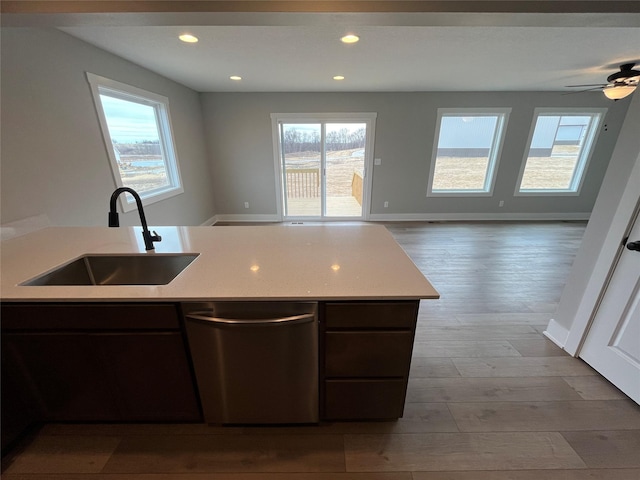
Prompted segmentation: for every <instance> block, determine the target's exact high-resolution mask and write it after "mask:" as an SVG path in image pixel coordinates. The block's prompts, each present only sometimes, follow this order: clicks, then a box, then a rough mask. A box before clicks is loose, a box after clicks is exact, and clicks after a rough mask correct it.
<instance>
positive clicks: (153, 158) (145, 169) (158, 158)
mask: <svg viewBox="0 0 640 480" xmlns="http://www.w3.org/2000/svg"><path fill="white" fill-rule="evenodd" d="M113 148H114V151H115V152H117V153H116V159H117V160H118V169H119V170H120V178H121V179H122V184H123V185H124V186H125V187H130V188H133V189H134V190H135V191H136V192H138V193H143V192H146V191H149V190H155V189H157V188H163V187H167V186H169V179H168V177H167V169H166V167H165V164H164V160H163V158H162V154H161V153H160V144H159V143H158V142H151V141H143V142H142V143H116V142H114V143H113Z"/></svg>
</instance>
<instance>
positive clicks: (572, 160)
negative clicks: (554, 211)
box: [516, 109, 606, 195]
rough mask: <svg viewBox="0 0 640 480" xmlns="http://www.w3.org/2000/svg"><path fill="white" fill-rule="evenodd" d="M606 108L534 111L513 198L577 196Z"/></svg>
mask: <svg viewBox="0 0 640 480" xmlns="http://www.w3.org/2000/svg"><path fill="white" fill-rule="evenodd" d="M605 111H606V110H605V109H598V110H590V111H584V110H581V111H575V112H567V111H565V112H557V111H549V110H548V109H536V112H535V116H534V122H533V125H532V132H531V134H530V138H529V144H528V148H527V156H526V157H525V159H524V162H523V164H522V168H521V171H520V179H519V182H518V190H517V191H516V195H527V194H529V195H531V194H533V195H539V194H542V195H544V194H558V193H560V194H562V193H565V194H574V195H575V194H577V192H578V191H579V189H580V185H581V183H582V179H583V177H584V172H585V171H586V167H587V161H588V159H589V157H590V155H591V150H592V147H593V144H594V139H595V137H596V134H597V132H598V128H599V126H600V121H601V119H602V117H604V113H605Z"/></svg>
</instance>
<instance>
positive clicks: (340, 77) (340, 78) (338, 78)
mask: <svg viewBox="0 0 640 480" xmlns="http://www.w3.org/2000/svg"><path fill="white" fill-rule="evenodd" d="M333 79H334V80H344V76H343V75H336V76H335V77H333Z"/></svg>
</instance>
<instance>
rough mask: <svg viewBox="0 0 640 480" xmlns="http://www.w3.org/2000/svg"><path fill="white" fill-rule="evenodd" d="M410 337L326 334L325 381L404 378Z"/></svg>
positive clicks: (406, 369) (407, 332)
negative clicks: (338, 378) (345, 378)
mask: <svg viewBox="0 0 640 480" xmlns="http://www.w3.org/2000/svg"><path fill="white" fill-rule="evenodd" d="M412 346H413V333H412V332H410V331H403V332H327V333H326V334H325V351H326V355H325V372H324V373H325V376H326V377H406V376H408V375H409V365H410V362H411V349H412Z"/></svg>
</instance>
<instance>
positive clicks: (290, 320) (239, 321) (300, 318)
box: [186, 312, 316, 326]
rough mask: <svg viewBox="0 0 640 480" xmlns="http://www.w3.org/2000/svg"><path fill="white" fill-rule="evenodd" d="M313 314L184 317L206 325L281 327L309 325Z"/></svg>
mask: <svg viewBox="0 0 640 480" xmlns="http://www.w3.org/2000/svg"><path fill="white" fill-rule="evenodd" d="M315 317H316V316H315V314H314V313H304V314H302V315H291V316H287V317H276V318H259V319H253V318H252V319H249V318H224V317H215V316H212V315H210V314H208V312H194V313H190V314H188V315H186V318H188V319H190V320H196V321H200V322H206V323H214V324H215V323H218V324H224V325H238V326H240V325H247V326H249V325H256V326H257V325H281V324H287V325H292V324H297V323H309V322H313V321H314V320H315Z"/></svg>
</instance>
